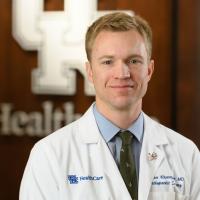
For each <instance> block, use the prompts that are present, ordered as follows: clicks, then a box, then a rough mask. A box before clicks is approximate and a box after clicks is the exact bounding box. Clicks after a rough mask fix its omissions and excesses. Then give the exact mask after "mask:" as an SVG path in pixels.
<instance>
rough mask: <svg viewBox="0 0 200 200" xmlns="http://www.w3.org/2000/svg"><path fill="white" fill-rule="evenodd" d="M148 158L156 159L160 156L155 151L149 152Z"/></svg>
mask: <svg viewBox="0 0 200 200" xmlns="http://www.w3.org/2000/svg"><path fill="white" fill-rule="evenodd" d="M147 157H148V160H150V161H151V160H156V159H157V158H158V155H157V153H155V152H153V153H148V156H147Z"/></svg>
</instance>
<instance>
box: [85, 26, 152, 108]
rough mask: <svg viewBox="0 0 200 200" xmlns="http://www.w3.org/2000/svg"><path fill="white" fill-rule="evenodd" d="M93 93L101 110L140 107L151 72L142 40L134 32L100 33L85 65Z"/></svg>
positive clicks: (150, 62)
mask: <svg viewBox="0 0 200 200" xmlns="http://www.w3.org/2000/svg"><path fill="white" fill-rule="evenodd" d="M86 68H87V73H88V77H89V80H90V81H91V82H92V83H93V84H94V87H95V90H96V104H97V107H98V108H100V109H101V108H102V109H103V108H104V109H112V110H113V109H117V110H124V109H127V110H129V109H131V108H133V107H134V106H137V105H140V104H141V102H142V98H143V96H144V95H145V93H146V90H147V85H148V82H149V80H150V78H151V75H152V73H153V61H152V60H151V61H149V59H148V55H147V51H146V47H145V43H144V39H143V38H142V36H141V35H140V34H139V33H138V32H136V31H135V30H130V31H124V32H111V31H102V32H100V33H99V34H98V35H97V37H96V39H95V41H94V44H93V48H92V52H91V61H90V62H88V63H87V64H86Z"/></svg>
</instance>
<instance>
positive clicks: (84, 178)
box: [67, 175, 103, 184]
mask: <svg viewBox="0 0 200 200" xmlns="http://www.w3.org/2000/svg"><path fill="white" fill-rule="evenodd" d="M67 180H68V182H69V184H78V183H79V182H83V181H84V182H85V181H95V182H96V181H102V180H103V176H77V175H68V176H67Z"/></svg>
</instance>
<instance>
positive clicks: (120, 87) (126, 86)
mask: <svg viewBox="0 0 200 200" xmlns="http://www.w3.org/2000/svg"><path fill="white" fill-rule="evenodd" d="M110 87H111V88H114V89H126V88H133V85H111V86H110Z"/></svg>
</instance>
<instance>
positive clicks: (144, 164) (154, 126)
mask: <svg viewBox="0 0 200 200" xmlns="http://www.w3.org/2000/svg"><path fill="white" fill-rule="evenodd" d="M168 143H169V142H168V140H167V137H166V136H165V134H164V133H163V131H162V125H161V124H159V123H157V122H155V121H154V120H152V119H151V118H149V117H148V116H147V115H145V114H144V138H143V144H142V150H141V155H140V174H139V192H138V194H139V195H140V196H139V199H144V200H146V199H148V195H149V192H150V188H151V184H152V181H153V179H154V176H155V173H156V171H157V169H158V167H159V166H160V164H161V163H162V161H163V160H164V159H165V156H164V153H163V151H162V146H163V145H168ZM153 153H155V155H156V158H155V157H154V159H152V157H151V155H152V154H153Z"/></svg>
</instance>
